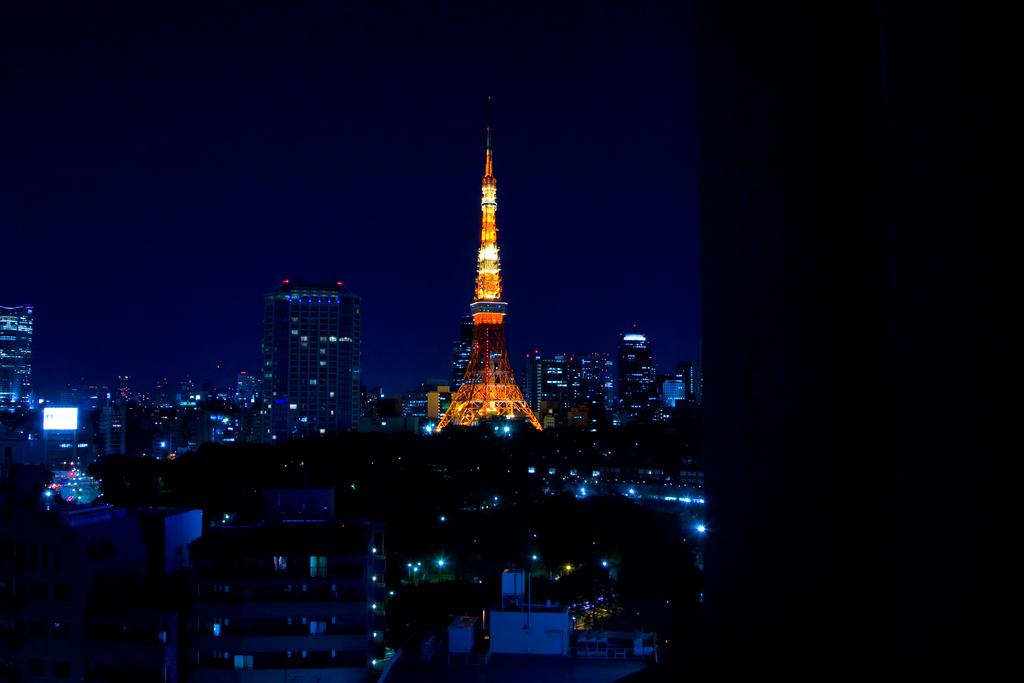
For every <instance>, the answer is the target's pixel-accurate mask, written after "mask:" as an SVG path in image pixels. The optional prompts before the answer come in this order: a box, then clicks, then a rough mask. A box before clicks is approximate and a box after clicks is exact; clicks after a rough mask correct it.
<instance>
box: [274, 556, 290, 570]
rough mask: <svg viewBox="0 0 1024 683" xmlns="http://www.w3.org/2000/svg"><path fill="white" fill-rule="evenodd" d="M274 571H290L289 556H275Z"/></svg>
mask: <svg viewBox="0 0 1024 683" xmlns="http://www.w3.org/2000/svg"><path fill="white" fill-rule="evenodd" d="M274 571H275V572H286V571H288V558H287V557H285V556H284V555H275V556H274Z"/></svg>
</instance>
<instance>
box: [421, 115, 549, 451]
mask: <svg viewBox="0 0 1024 683" xmlns="http://www.w3.org/2000/svg"><path fill="white" fill-rule="evenodd" d="M481 191H482V197H481V199H480V212H481V227H480V251H479V253H478V255H477V262H476V296H475V297H474V298H473V303H472V304H470V306H469V310H470V313H471V314H472V315H473V350H472V353H471V355H470V357H469V363H468V365H467V366H466V374H465V375H464V376H463V379H462V385H461V386H460V387H459V390H458V392H456V394H455V395H454V396H453V397H452V403H451V405H450V406H449V407H448V410H447V411H446V412H445V414H444V417H442V418H441V421H440V422H438V423H437V431H441V430H442V429H444V428H445V427H447V426H448V425H449V424H456V425H463V426H469V425H474V424H479V423H480V422H482V421H484V420H489V419H495V418H499V419H516V418H518V419H524V420H527V421H529V423H530V424H531V425H533V426H534V427H535V428H536V429H540V428H541V426H540V423H539V422H537V418H536V416H534V414H533V410H531V409H530V405H529V404H528V403H527V402H526V399H525V398H524V397H523V392H522V391H520V390H519V387H518V386H516V380H515V377H514V376H513V374H512V365H511V364H510V363H509V360H508V349H507V348H506V347H505V312H506V311H507V310H508V304H507V303H505V302H504V301H502V300H501V263H500V260H499V258H498V223H497V220H496V218H495V213H496V212H497V210H498V182H497V180H495V178H494V173H493V169H492V161H491V127H490V126H488V127H487V155H486V157H485V161H484V180H483V187H482V190H481Z"/></svg>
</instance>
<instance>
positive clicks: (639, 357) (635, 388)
mask: <svg viewBox="0 0 1024 683" xmlns="http://www.w3.org/2000/svg"><path fill="white" fill-rule="evenodd" d="M656 375H657V371H656V369H655V366H654V355H653V354H652V353H651V344H650V342H649V341H648V340H647V337H646V335H643V334H640V333H639V332H637V331H636V328H635V326H634V329H633V331H632V332H626V333H623V335H622V338H621V339H620V341H619V387H618V389H619V405H620V408H621V409H622V412H623V413H624V414H625V415H628V416H631V417H649V416H650V415H651V414H652V413H653V411H654V409H655V408H656V407H657V400H658V399H657V394H656V391H655V386H654V380H655V379H656Z"/></svg>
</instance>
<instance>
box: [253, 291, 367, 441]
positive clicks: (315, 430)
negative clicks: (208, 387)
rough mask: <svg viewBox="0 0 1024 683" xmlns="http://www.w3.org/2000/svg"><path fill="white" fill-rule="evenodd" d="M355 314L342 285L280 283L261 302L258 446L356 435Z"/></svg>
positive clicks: (356, 306)
mask: <svg viewBox="0 0 1024 683" xmlns="http://www.w3.org/2000/svg"><path fill="white" fill-rule="evenodd" d="M360 307H361V299H360V298H359V297H358V296H357V295H355V294H353V293H352V292H351V291H349V290H348V288H346V287H345V286H344V285H343V283H341V282H337V283H330V284H325V283H308V284H299V283H292V282H291V281H289V280H285V281H283V282H282V283H281V284H280V285H278V286H277V287H275V288H274V290H273V291H272V292H270V293H269V294H267V295H266V296H265V297H264V318H263V348H262V351H263V366H262V372H263V387H262V398H263V408H262V411H263V418H264V419H263V437H264V441H266V442H275V441H282V440H285V439H291V438H298V437H304V436H313V435H320V434H328V433H331V432H338V431H351V430H354V429H356V428H357V426H358V424H359V416H360V414H361V412H362V410H361V406H360V399H359V377H360V355H361V346H362V345H361V338H362V335H361V323H360Z"/></svg>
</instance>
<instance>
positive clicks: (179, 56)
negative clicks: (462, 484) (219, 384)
mask: <svg viewBox="0 0 1024 683" xmlns="http://www.w3.org/2000/svg"><path fill="white" fill-rule="evenodd" d="M299 4H302V5H303V6H302V7H298V6H297V5H299ZM663 4H664V5H670V4H673V3H663ZM243 5H244V6H243ZM277 5H279V6H276V7H274V6H271V5H269V4H262V3H242V4H240V6H238V7H233V8H228V7H227V6H222V5H218V4H216V3H203V4H202V5H198V4H197V5H196V6H195V7H193V8H186V7H184V6H183V5H179V4H168V5H166V6H164V7H163V8H162V9H159V10H158V9H155V7H154V6H151V4H150V3H134V4H130V5H124V6H122V7H114V6H111V5H106V6H104V7H98V6H92V5H90V6H85V5H84V3H61V4H59V5H54V6H46V5H45V4H43V3H39V4H34V7H33V8H32V9H28V10H20V11H22V12H27V14H22V15H18V16H13V15H10V14H6V15H5V16H4V17H2V18H0V26H2V28H0V38H2V46H0V56H2V64H3V67H2V68H3V69H4V72H3V74H2V82H3V89H4V98H3V100H4V106H3V107H2V109H0V158H2V159H3V164H2V168H3V171H2V174H3V177H2V183H0V254H2V256H0V261H2V269H0V303H2V304H8V305H9V304H17V303H23V302H30V303H33V304H34V305H35V306H36V339H35V380H36V383H37V385H38V386H39V387H40V388H41V389H43V390H53V389H54V388H56V387H59V386H61V385H62V384H63V383H65V382H68V381H77V379H78V378H79V377H83V376H84V377H85V378H86V379H89V380H99V381H107V380H109V379H111V378H112V377H113V375H115V374H116V373H122V372H127V373H130V374H131V375H133V376H134V377H135V378H136V381H135V383H136V384H137V385H138V386H140V387H150V386H151V385H152V383H153V382H154V380H155V379H156V378H157V377H158V376H162V375H167V376H170V377H172V378H174V377H178V376H180V375H183V374H185V373H189V374H191V375H192V376H193V377H195V378H196V379H198V380H203V379H204V378H207V377H210V378H213V377H214V366H215V364H216V363H217V362H221V363H223V365H224V369H225V370H226V371H229V372H230V373H234V372H236V371H237V370H239V369H250V370H252V369H255V368H256V364H257V357H258V349H259V339H260V323H261V316H262V295H263V294H264V293H265V292H266V291H268V290H269V289H270V288H272V287H273V286H274V284H275V283H276V282H277V281H278V280H279V279H281V278H283V277H290V278H293V279H296V280H298V279H302V278H314V277H317V278H320V277H328V278H335V277H337V278H340V279H343V280H344V281H345V282H346V283H347V284H349V285H350V286H351V287H352V289H353V290H354V291H356V292H357V293H359V294H361V295H362V297H363V311H364V346H363V349H364V353H363V355H364V372H363V377H364V381H365V383H367V384H371V385H372V384H383V386H384V387H385V390H387V391H401V390H403V389H406V388H408V387H410V386H412V385H414V384H415V383H416V382H417V381H418V380H419V379H420V378H422V377H426V376H438V375H440V376H445V375H446V374H447V372H448V362H449V356H450V346H451V341H452V339H453V338H454V336H455V335H456V332H457V324H458V318H459V316H460V315H462V314H463V313H464V312H465V311H466V310H467V307H468V304H469V301H470V299H471V296H472V287H473V277H474V265H475V249H476V246H477V245H476V240H477V239H478V230H479V185H480V176H481V174H482V165H483V130H482V128H483V120H482V119H483V101H484V98H485V96H487V95H493V96H494V98H495V102H496V112H495V117H494V118H495V121H494V126H495V135H494V144H495V174H496V176H497V178H498V226H499V230H500V242H501V246H502V258H503V276H504V281H505V291H506V298H507V300H508V301H509V303H510V314H509V316H508V319H507V323H508V337H509V344H510V346H511V349H512V352H513V357H514V358H519V357H521V354H522V353H523V352H524V351H525V350H526V349H527V348H534V347H536V348H539V349H541V351H542V352H550V353H554V352H557V351H562V350H565V351H573V350H580V351H588V350H607V351H613V350H614V348H615V344H616V336H617V333H619V332H620V331H621V330H623V329H625V328H626V327H628V326H629V325H630V324H632V323H633V322H637V323H638V324H639V325H640V326H641V328H642V329H644V330H645V331H647V332H648V334H649V335H650V336H651V337H652V339H653V343H654V351H655V356H656V358H657V359H658V361H659V363H660V364H661V365H662V366H663V367H664V368H666V369H667V368H670V367H671V366H672V365H673V364H674V362H675V361H676V360H679V359H685V358H692V357H694V356H695V355H696V353H697V347H698V337H699V307H698V272H697V219H696V216H697V203H696V173H695V166H696V151H697V144H696V138H695V125H694V111H693V110H694V106H693V73H692V72H693V58H692V40H691V35H690V28H691V26H690V17H689V14H688V9H687V8H686V7H685V5H684V6H682V7H679V6H674V7H667V6H666V7H659V6H658V4H652V5H649V6H645V5H644V4H643V3H622V2H616V3H606V4H602V3H580V4H574V3H551V6H548V7H539V8H534V9H523V8H522V7H519V6H518V5H517V3H503V4H491V3H479V4H475V5H473V6H469V7H464V6H462V5H461V4H458V3H439V4H436V5H433V4H430V3H422V4H419V3H410V4H409V5H398V4H389V5H387V9H381V7H377V6H378V5H381V6H383V5H384V3H338V2H324V3H277ZM284 5H296V6H294V7H291V6H289V7H284ZM341 5H346V6H345V7H341ZM428 5H429V7H428ZM518 367H519V363H518V362H517V363H516V368H517V369H518Z"/></svg>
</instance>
